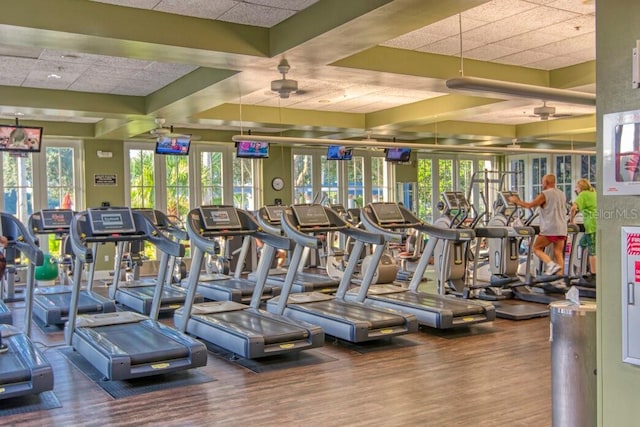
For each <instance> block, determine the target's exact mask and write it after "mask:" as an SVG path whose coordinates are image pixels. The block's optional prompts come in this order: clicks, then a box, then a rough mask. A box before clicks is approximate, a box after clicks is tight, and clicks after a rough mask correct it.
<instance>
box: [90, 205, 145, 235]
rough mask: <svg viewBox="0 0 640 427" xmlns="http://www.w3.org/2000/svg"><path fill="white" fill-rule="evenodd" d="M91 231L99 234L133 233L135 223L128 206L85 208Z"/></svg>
mask: <svg viewBox="0 0 640 427" xmlns="http://www.w3.org/2000/svg"><path fill="white" fill-rule="evenodd" d="M87 213H88V215H89V223H90V225H91V232H92V233H93V234H95V235H100V234H133V233H135V232H136V225H135V224H136V223H135V221H134V220H133V214H132V213H131V209H129V208H108V209H91V208H90V209H87Z"/></svg>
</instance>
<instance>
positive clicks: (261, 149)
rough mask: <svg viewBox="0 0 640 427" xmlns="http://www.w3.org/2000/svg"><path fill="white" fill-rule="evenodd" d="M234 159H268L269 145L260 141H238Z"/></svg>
mask: <svg viewBox="0 0 640 427" xmlns="http://www.w3.org/2000/svg"><path fill="white" fill-rule="evenodd" d="M236 157H238V158H246V159H265V158H267V157H269V143H268V142H261V141H238V142H236Z"/></svg>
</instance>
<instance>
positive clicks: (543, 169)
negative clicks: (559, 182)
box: [531, 157, 548, 199]
mask: <svg viewBox="0 0 640 427" xmlns="http://www.w3.org/2000/svg"><path fill="white" fill-rule="evenodd" d="M547 173H548V172H547V158H546V157H536V158H534V159H532V160H531V183H532V189H533V194H532V197H531V198H532V199H533V198H534V197H536V196H537V195H538V194H540V193H541V192H542V177H543V176H545V175H546V174H547Z"/></svg>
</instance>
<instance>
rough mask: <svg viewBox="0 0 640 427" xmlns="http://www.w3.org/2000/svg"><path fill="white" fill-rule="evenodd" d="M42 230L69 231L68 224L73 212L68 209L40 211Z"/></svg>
mask: <svg viewBox="0 0 640 427" xmlns="http://www.w3.org/2000/svg"><path fill="white" fill-rule="evenodd" d="M40 217H41V218H42V228H43V229H44V230H56V231H60V230H63V231H64V230H69V224H71V220H72V219H73V211H72V210H70V209H43V210H42V211H40Z"/></svg>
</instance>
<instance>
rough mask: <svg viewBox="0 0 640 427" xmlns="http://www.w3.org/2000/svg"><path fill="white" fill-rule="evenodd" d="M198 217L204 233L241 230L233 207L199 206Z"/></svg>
mask: <svg viewBox="0 0 640 427" xmlns="http://www.w3.org/2000/svg"><path fill="white" fill-rule="evenodd" d="M199 209H200V217H201V218H202V225H203V228H204V229H205V230H206V231H219V230H238V229H241V228H242V224H241V223H240V218H239V217H238V212H236V208H234V207H233V206H200V208H199Z"/></svg>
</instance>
